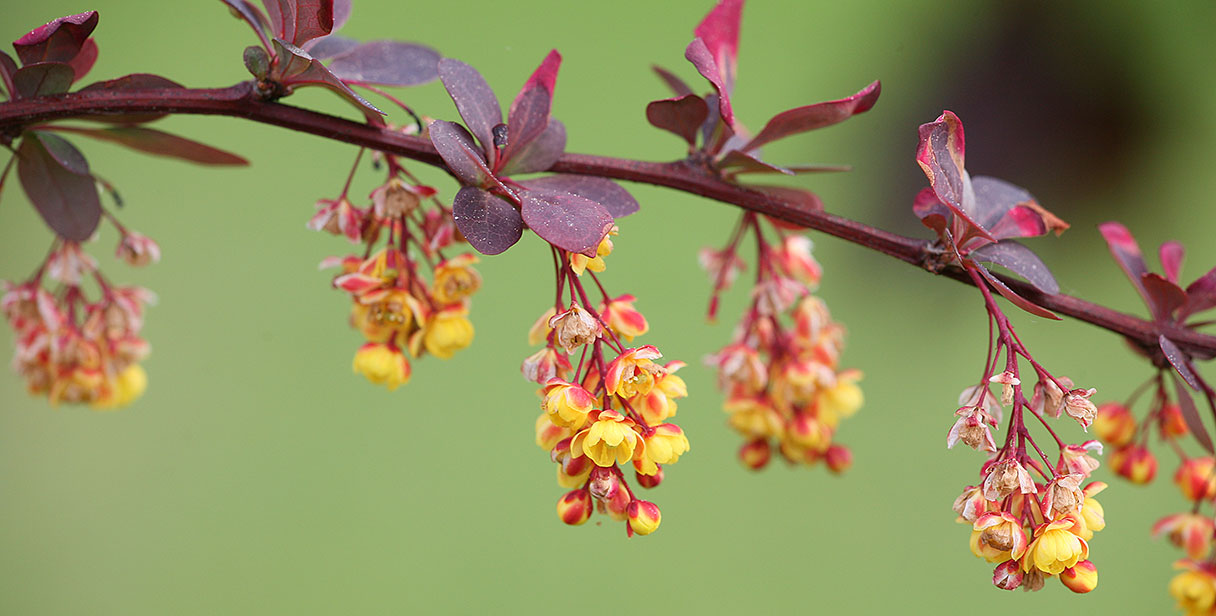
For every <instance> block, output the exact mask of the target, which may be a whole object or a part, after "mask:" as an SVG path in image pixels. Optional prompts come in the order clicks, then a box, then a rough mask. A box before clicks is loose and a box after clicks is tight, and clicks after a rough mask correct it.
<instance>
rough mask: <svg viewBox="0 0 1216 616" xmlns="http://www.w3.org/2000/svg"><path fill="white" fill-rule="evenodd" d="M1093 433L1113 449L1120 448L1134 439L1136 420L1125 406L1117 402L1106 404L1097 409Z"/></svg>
mask: <svg viewBox="0 0 1216 616" xmlns="http://www.w3.org/2000/svg"><path fill="white" fill-rule="evenodd" d="M1094 432H1096V433H1097V434H1098V438H1100V439H1102V440H1103V441H1106V442H1107V443H1110V444H1111V445H1114V446H1115V447H1122V446H1124V445H1127V444H1128V443H1131V442H1132V439H1133V438H1135V437H1136V418H1135V417H1134V416H1133V415H1132V412H1131V411H1129V410H1128V409H1127V407H1126V406H1123V405H1122V404H1119V403H1118V402H1107V403H1105V404H1103V405H1102V406H1099V407H1098V416H1097V418H1095V419H1094Z"/></svg>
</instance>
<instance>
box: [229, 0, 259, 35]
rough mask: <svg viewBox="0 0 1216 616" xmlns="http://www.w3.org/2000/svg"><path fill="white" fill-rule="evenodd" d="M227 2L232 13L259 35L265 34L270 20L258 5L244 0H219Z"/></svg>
mask: <svg viewBox="0 0 1216 616" xmlns="http://www.w3.org/2000/svg"><path fill="white" fill-rule="evenodd" d="M220 1H221V2H223V3H224V4H227V5H228V7H229V8H231V9H232V11H233V12H234V13H236V15H237V16H238V17H240V19H242V20H244V22H245V23H247V24H249V27H250V28H253V31H254V32H256V33H258V34H259V35H262V34H265V33H266V31H267V30H268V29H270V27H271V26H270V21H269V20H268V19H267V18H266V15H265V14H264V13H262V11H261V10H259V9H258V7H256V6H253V5H252V4H250V3H248V2H246V1H245V0H220Z"/></svg>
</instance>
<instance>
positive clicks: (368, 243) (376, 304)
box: [308, 156, 481, 390]
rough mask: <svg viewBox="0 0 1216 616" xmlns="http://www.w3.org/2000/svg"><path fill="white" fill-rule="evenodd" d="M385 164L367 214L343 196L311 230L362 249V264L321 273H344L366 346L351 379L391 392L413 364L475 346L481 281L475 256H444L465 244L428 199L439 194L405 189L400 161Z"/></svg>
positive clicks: (339, 282)
mask: <svg viewBox="0 0 1216 616" xmlns="http://www.w3.org/2000/svg"><path fill="white" fill-rule="evenodd" d="M381 160H382V161H383V162H384V163H385V164H386V166H387V168H388V177H387V179H386V180H385V182H384V183H383V184H382V185H380V186H379V187H377V188H376V189H375V190H373V191H372V193H371V196H370V197H369V200H370V202H371V203H370V204H369V205H368V206H366V207H363V208H360V207H356V206H355V205H354V204H352V203H351V202H350V201H349V200H348V199H347V197H346V194H345V193H346V191H345V190H344V191H343V196H341V197H339V198H338V199H336V200H332V201H331V200H321V201H319V202H318V203H317V213H316V215H314V216H313V217H312V219H311V220H310V221H309V222H308V227H309V228H310V229H314V230H318V231H327V232H330V233H333V234H335V235H343V236H345V237H346V238H347V239H349V240H350V241H351V242H352V243H361V244H363V245H364V246H365V250H364V255H363V256H362V257H359V256H355V255H351V256H347V257H343V258H337V257H334V258H330V259H326V260H325V261H324V262H323V263H322V267H327V266H340V267H341V271H340V272H339V273H338V274H337V276H335V278H334V281H333V284H334V287H336V288H338V289H341V290H343V291H346V292H347V293H349V294H350V298H351V312H350V323H351V326H352V327H354V328H355V329H357V330H359V332H360V333H361V334H363V337H364V339H365V340H366V342H365V343H364V344H363V346H361V347H360V348H359V350H358V351H357V352H356V353H355V358H354V362H353V369H354V371H355V372H357V373H359V374H362V375H363V376H365V377H366V378H367V380H369V381H371V382H372V383H374V384H377V385H383V386H385V387H387V388H388V389H390V390H392V389H396V388H397V387H399V386H401V385H404V384H405V383H407V382H409V379H410V374H411V372H412V369H411V366H410V362H409V359H408V358H409V357H413V358H417V357H419V356H421V355H422V354H423V353H429V354H431V355H434V356H436V357H439V358H441V359H448V358H450V357H452V355H453V354H454V353H456V352H457V351H459V350H460V349H463V348H465V347H467V346H469V344H471V343H472V341H473V324H472V323H471V322H470V321H469V319H468V314H469V306H470V297H471V296H472V295H473V293H475V292H476V291H477V290H478V289H479V288H480V287H481V276H480V275H479V274H478V273H477V270H475V269H473V267H472V266H473V264H474V263H476V262H477V257H476V256H475V255H473V254H472V253H462V254H458V255H454V256H451V257H448V256H447V255H445V251H448V252H450V251H452V246H453V244H456V243H457V242H459V241H460V237H459V235H458V233H457V232H456V229H455V226H454V224H453V222H452V215H451V210H450V209H449V208H447V207H446V206H444V205H443V204H441V203H439V202H438V201H437V200H434V199H430V198H431V197H433V196H434V195H435V190H434V189H432V188H430V187H428V186H420V185H416V184H412V183H410V182H408V181H407V180H408V179H409V174H408V172H407V171H406V170H405V169H404V168H403V167H401V166H400V164H399V163H398V161H397V160H396V158H395V157H392V156H382V157H381ZM352 173H353V172H352ZM348 188H349V184H348ZM381 238H384V240H385V242H384V245H383V246H381V247H380V248H378V249H377V246H378V245H380V241H381ZM427 269H429V270H430V275H429V277H428V276H427V275H426V274H425V273H424V272H425V271H426V270H427Z"/></svg>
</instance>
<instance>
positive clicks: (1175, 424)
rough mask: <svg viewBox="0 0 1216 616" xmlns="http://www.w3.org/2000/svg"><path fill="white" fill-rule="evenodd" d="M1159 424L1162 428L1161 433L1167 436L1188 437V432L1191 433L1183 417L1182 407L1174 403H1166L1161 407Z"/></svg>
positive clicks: (1158, 418)
mask: <svg viewBox="0 0 1216 616" xmlns="http://www.w3.org/2000/svg"><path fill="white" fill-rule="evenodd" d="M1157 422H1158V425H1159V426H1161V433H1162V434H1165V435H1167V436H1175V437H1177V436H1186V434H1187V432H1190V430H1189V429H1188V428H1187V427H1186V419H1185V418H1184V417H1183V416H1182V407H1180V406H1178V405H1177V404H1174V403H1173V402H1166V403H1165V405H1163V406H1162V407H1161V414H1160V415H1158V417H1157Z"/></svg>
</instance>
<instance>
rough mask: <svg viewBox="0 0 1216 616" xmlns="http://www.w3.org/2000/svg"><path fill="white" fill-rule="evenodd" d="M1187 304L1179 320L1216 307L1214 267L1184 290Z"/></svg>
mask: <svg viewBox="0 0 1216 616" xmlns="http://www.w3.org/2000/svg"><path fill="white" fill-rule="evenodd" d="M1186 297H1187V304H1186V307H1184V308H1183V311H1182V312H1183V314H1182V316H1180V317H1179V318H1180V319H1181V318H1184V317H1186V316H1189V315H1192V314H1195V313H1197V312H1203V311H1204V310H1208V309H1210V308H1213V307H1216V267H1214V268H1212V269H1210V270H1208V273H1206V274H1204V275H1202V276H1200V277H1199V278H1198V279H1196V280H1195V282H1192V283H1191V284H1190V286H1188V287H1187V288H1186Z"/></svg>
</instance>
